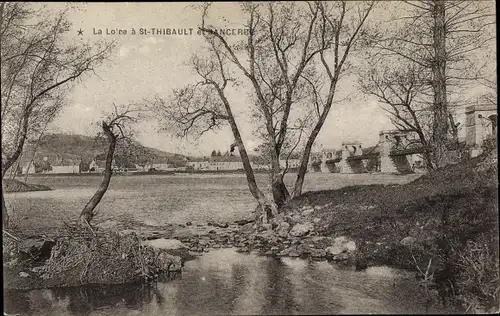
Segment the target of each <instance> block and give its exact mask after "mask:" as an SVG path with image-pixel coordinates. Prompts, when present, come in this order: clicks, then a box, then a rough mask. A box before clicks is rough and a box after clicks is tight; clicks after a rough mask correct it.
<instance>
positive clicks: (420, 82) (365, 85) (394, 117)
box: [359, 63, 435, 170]
mask: <svg viewBox="0 0 500 316" xmlns="http://www.w3.org/2000/svg"><path fill="white" fill-rule="evenodd" d="M403 65H404V66H406V65H405V63H403ZM414 66H415V67H414V68H406V67H399V68H395V67H392V66H391V67H389V66H386V67H384V68H382V67H381V66H380V65H378V66H377V67H376V68H371V69H369V70H368V71H366V72H364V73H363V74H362V75H360V77H359V83H360V86H361V88H362V91H363V92H364V93H366V94H369V95H373V96H375V97H376V98H377V99H378V100H379V101H380V102H381V103H382V104H383V105H384V107H383V109H384V110H385V111H386V112H387V113H388V114H389V117H390V119H391V122H392V124H393V125H394V126H395V127H396V128H397V129H399V130H401V131H405V132H411V133H410V135H409V136H410V137H412V136H413V134H415V135H416V136H417V141H418V143H420V145H422V149H423V157H424V159H425V162H426V166H427V168H428V169H429V170H432V169H434V168H435V165H434V163H433V160H432V157H431V151H430V145H429V144H430V135H431V134H432V130H431V124H430V122H432V111H431V108H430V105H429V104H428V102H427V100H426V98H425V95H426V94H427V90H428V85H427V83H426V75H425V69H422V68H421V67H419V66H418V65H414Z"/></svg>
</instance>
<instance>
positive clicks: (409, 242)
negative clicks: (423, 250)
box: [400, 236, 417, 246]
mask: <svg viewBox="0 0 500 316" xmlns="http://www.w3.org/2000/svg"><path fill="white" fill-rule="evenodd" d="M416 241H417V240H416V239H415V238H413V237H411V236H407V237H405V238H403V239H401V242H400V243H401V244H402V245H403V246H412V245H414V244H415V242H416Z"/></svg>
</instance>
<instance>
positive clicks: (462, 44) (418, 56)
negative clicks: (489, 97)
mask: <svg viewBox="0 0 500 316" xmlns="http://www.w3.org/2000/svg"><path fill="white" fill-rule="evenodd" d="M493 10H494V9H493V3H492V2H486V1H440V0H431V1H404V4H402V7H399V10H395V11H396V12H397V13H396V14H397V16H395V17H394V18H393V19H392V21H391V22H390V23H389V27H388V28H386V29H384V32H378V34H377V35H378V36H377V37H376V39H375V40H374V42H373V43H374V44H373V47H374V48H375V50H374V52H375V54H373V55H372V56H371V57H372V58H373V59H374V61H375V63H382V64H385V65H398V66H397V67H401V66H402V65H403V64H404V65H406V67H407V68H409V69H417V68H419V69H420V77H421V82H422V83H423V84H425V85H426V87H427V89H421V91H420V98H422V99H423V98H426V102H427V103H428V104H429V107H428V108H429V111H430V113H432V120H431V121H430V122H429V123H430V126H431V135H430V139H429V142H430V145H431V146H432V150H433V152H432V157H433V162H434V163H435V164H436V166H438V167H441V166H443V165H445V164H446V163H447V162H448V160H449V159H448V150H447V145H448V144H449V143H450V137H451V139H452V140H453V141H454V142H455V143H458V129H457V124H456V123H455V121H454V116H453V108H458V107H463V106H464V105H465V104H467V103H468V102H470V101H469V100H467V99H465V98H464V95H465V94H466V90H468V89H469V90H470V89H472V88H473V87H474V83H475V82H476V81H477V80H478V79H480V78H483V76H484V70H485V69H487V68H488V67H489V66H490V65H489V64H491V63H492V62H493V60H486V61H485V60H484V59H483V58H482V57H481V55H482V51H483V50H484V49H485V47H487V46H488V45H491V43H492V42H493V41H492V40H493V39H494V38H495V37H494V35H493V34H494V33H493V30H492V28H493V26H494V24H495V19H494V17H495V14H494V11H493ZM377 57H378V58H377ZM394 57H396V58H397V62H396V61H395V59H394ZM399 123H401V121H399ZM422 123H423V122H421V124H422ZM403 124H404V123H403Z"/></svg>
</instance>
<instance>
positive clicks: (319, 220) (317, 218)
mask: <svg viewBox="0 0 500 316" xmlns="http://www.w3.org/2000/svg"><path fill="white" fill-rule="evenodd" d="M319 222H321V218H319V217H315V218H313V223H314V224H318V223H319Z"/></svg>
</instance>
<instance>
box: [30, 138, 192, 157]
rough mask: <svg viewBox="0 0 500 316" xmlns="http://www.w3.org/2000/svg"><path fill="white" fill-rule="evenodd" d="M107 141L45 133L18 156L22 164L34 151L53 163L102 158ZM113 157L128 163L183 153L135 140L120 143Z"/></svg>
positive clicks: (38, 155)
mask: <svg viewBox="0 0 500 316" xmlns="http://www.w3.org/2000/svg"><path fill="white" fill-rule="evenodd" d="M107 149H108V144H107V142H106V140H105V139H99V138H96V137H89V136H84V135H67V134H47V135H44V136H43V137H42V139H41V140H40V142H39V144H38V147H37V148H36V152H35V144H33V143H30V144H26V145H25V148H24V150H23V154H22V156H21V165H25V164H26V163H27V162H29V161H30V160H31V158H32V157H33V153H34V155H35V159H34V160H35V161H41V160H43V159H44V158H45V157H47V159H48V161H49V162H51V164H53V163H54V162H56V161H59V162H60V161H76V162H77V163H78V162H79V161H80V159H83V160H84V161H91V160H92V159H95V158H97V159H105V157H106V153H107ZM115 159H116V160H120V161H127V163H138V164H141V163H145V162H148V163H166V162H167V161H168V162H173V161H181V160H183V159H184V156H183V155H179V154H175V153H170V152H164V151H161V150H158V149H155V148H151V147H146V146H143V145H142V144H141V143H139V142H137V141H132V142H129V143H126V144H125V143H119V144H118V145H117V148H116V151H115Z"/></svg>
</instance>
